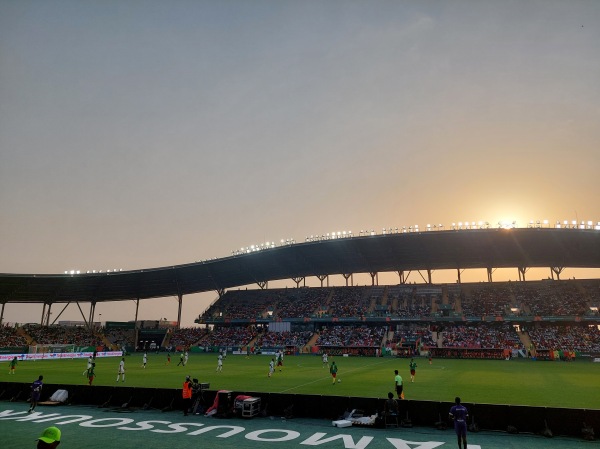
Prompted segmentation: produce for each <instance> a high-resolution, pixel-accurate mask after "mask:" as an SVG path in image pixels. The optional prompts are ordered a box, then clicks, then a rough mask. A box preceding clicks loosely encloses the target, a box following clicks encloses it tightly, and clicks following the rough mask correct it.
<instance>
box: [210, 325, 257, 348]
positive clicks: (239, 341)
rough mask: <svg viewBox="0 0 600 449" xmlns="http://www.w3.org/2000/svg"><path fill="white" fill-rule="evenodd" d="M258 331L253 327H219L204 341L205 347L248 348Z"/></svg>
mask: <svg viewBox="0 0 600 449" xmlns="http://www.w3.org/2000/svg"><path fill="white" fill-rule="evenodd" d="M257 334H258V333H257V331H256V329H255V328H254V327H253V326H250V327H245V326H231V327H219V328H215V329H213V331H212V332H211V333H209V334H208V335H207V336H206V337H205V338H204V339H203V340H202V345H203V346H227V347H239V346H246V345H247V344H248V343H250V341H252V339H253V338H254V337H256V336H257Z"/></svg>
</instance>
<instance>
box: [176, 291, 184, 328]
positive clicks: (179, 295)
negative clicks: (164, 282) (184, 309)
mask: <svg viewBox="0 0 600 449" xmlns="http://www.w3.org/2000/svg"><path fill="white" fill-rule="evenodd" d="M177 302H178V303H179V307H178V309H177V329H179V328H180V327H181V306H182V305H183V295H182V294H181V293H179V294H178V295H177Z"/></svg>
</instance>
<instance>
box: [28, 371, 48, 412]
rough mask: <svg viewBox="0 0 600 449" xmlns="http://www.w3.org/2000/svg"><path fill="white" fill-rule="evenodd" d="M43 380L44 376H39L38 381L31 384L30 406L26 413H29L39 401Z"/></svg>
mask: <svg viewBox="0 0 600 449" xmlns="http://www.w3.org/2000/svg"><path fill="white" fill-rule="evenodd" d="M43 379H44V376H40V377H38V380H36V381H34V382H33V383H32V384H31V405H30V406H29V411H28V412H27V413H31V412H32V411H33V410H34V409H35V406H36V405H37V403H38V401H39V400H40V396H41V395H42V387H43V385H44V384H43V382H42V380H43Z"/></svg>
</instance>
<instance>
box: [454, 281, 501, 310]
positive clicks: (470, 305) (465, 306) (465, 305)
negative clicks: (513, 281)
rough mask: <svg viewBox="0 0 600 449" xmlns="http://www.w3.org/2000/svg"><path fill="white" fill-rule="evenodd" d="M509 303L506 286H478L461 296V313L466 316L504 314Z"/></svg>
mask: <svg viewBox="0 0 600 449" xmlns="http://www.w3.org/2000/svg"><path fill="white" fill-rule="evenodd" d="M511 303H512V293H511V291H510V289H509V288H508V287H506V286H490V285H484V286H482V287H479V286H478V287H476V288H474V289H473V290H471V291H470V292H468V293H467V294H464V295H462V297H461V306H462V314H463V315H464V316H467V317H485V316H504V315H505V314H506V311H507V310H510V304H511Z"/></svg>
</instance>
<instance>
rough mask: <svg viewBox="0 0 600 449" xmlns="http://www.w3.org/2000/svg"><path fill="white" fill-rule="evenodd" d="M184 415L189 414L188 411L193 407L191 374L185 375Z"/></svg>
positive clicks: (183, 392) (183, 393)
mask: <svg viewBox="0 0 600 449" xmlns="http://www.w3.org/2000/svg"><path fill="white" fill-rule="evenodd" d="M182 396H183V415H184V416H187V414H188V411H189V410H190V408H192V381H191V380H190V376H185V382H184V383H183V391H182Z"/></svg>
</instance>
